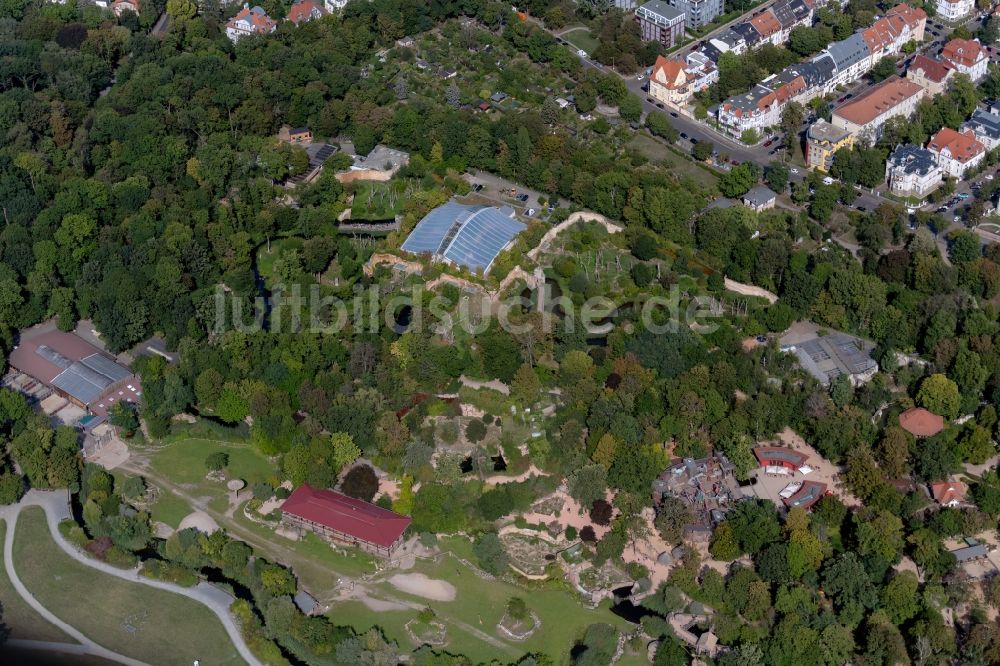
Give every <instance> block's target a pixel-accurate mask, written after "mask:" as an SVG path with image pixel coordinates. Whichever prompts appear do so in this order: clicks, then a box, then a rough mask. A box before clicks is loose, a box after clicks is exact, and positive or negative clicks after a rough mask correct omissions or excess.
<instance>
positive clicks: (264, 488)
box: [253, 481, 274, 502]
mask: <svg viewBox="0 0 1000 666" xmlns="http://www.w3.org/2000/svg"><path fill="white" fill-rule="evenodd" d="M272 495H274V488H272V487H271V484H270V483H265V482H263V481H261V482H260V483H255V484H254V485H253V496H254V499H256V500H260V501H261V502H266V501H267V500H269V499H271V496H272Z"/></svg>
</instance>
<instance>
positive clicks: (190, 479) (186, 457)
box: [152, 438, 277, 496]
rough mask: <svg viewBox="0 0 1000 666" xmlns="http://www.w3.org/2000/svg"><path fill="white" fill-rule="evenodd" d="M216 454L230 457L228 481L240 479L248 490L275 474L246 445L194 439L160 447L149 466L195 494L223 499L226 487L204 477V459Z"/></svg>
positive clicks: (263, 459) (270, 467)
mask: <svg viewBox="0 0 1000 666" xmlns="http://www.w3.org/2000/svg"><path fill="white" fill-rule="evenodd" d="M217 451H221V452H223V453H226V454H228V455H229V466H228V467H227V468H226V473H227V476H228V477H229V478H231V479H233V478H237V479H243V480H244V481H246V483H247V487H252V486H253V484H254V483H257V482H259V481H266V480H268V479H270V478H271V477H272V476H274V475H275V474H276V473H277V471H276V469H275V467H274V465H272V464H271V462H270V461H269V460H268V459H267V458H266V457H264V455H262V454H261V453H259V452H258V451H257V450H256V449H254V448H253V447H252V446H251V445H249V444H239V443H226V442H216V441H212V440H207V439H197V438H191V439H179V440H176V441H174V442H172V443H170V444H168V445H167V446H164V447H162V448H160V449H159V450H157V451H156V452H155V453H154V454H153V456H152V466H153V469H154V471H156V472H157V473H159V474H162V475H163V476H165V477H167V478H168V479H170V480H171V481H173V482H174V483H177V484H180V485H184V486H194V487H196V489H197V490H198V494H201V495H211V496H224V495H225V494H226V487H225V484H222V483H218V482H214V481H209V480H208V479H206V478H205V474H207V473H208V470H207V469H206V468H205V458H206V457H207V456H208V455H210V454H212V453H215V452H217ZM202 491H204V492H202Z"/></svg>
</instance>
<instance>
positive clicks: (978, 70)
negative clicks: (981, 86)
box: [941, 39, 990, 81]
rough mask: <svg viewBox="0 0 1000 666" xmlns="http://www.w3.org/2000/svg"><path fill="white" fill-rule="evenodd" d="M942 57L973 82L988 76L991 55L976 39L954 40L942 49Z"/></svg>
mask: <svg viewBox="0 0 1000 666" xmlns="http://www.w3.org/2000/svg"><path fill="white" fill-rule="evenodd" d="M941 57H942V58H943V59H945V60H947V61H948V62H950V63H951V64H952V65H953V66H954V67H955V69H956V70H958V71H959V72H961V73H962V74H968V76H969V78H970V79H972V80H973V81H978V80H979V79H981V78H983V77H984V76H986V66H987V65H988V64H989V62H990V54H989V53H988V52H987V51H986V49H985V48H983V46H982V45H981V44H980V43H979V41H978V40H974V39H952V40H951V41H949V42H948V43H947V44H945V45H944V48H943V49H941Z"/></svg>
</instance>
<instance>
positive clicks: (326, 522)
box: [281, 484, 411, 557]
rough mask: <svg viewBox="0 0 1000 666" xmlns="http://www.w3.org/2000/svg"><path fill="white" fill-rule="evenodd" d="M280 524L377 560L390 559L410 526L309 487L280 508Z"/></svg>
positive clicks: (366, 505)
mask: <svg viewBox="0 0 1000 666" xmlns="http://www.w3.org/2000/svg"><path fill="white" fill-rule="evenodd" d="M281 520H282V522H283V523H285V524H286V525H287V526H289V527H292V528H295V529H298V530H305V531H310V532H315V533H317V534H319V535H321V536H323V537H326V538H327V539H330V540H332V541H337V542H339V543H345V544H349V545H355V546H358V547H359V548H361V549H362V550H364V551H366V552H369V553H372V554H374V555H379V556H381V557H391V556H392V554H393V552H395V550H396V548H398V547H399V545H400V544H401V543H402V542H403V533H404V532H406V528H407V527H409V526H410V522H411V521H410V519H409V518H408V517H406V516H401V515H400V514H398V513H395V512H394V511H389V510H388V509H383V508H382V507H380V506H377V505H375V504H371V503H370V502H365V501H362V500H359V499H355V498H353V497H349V496H347V495H345V494H343V493H339V492H337V491H335V490H319V489H317V488H313V487H311V486H310V485H309V484H303V485H301V486H299V487H298V488H296V489H295V491H294V492H293V493H292V494H291V495H290V496H289V497H288V499H286V500H285V502H284V504H282V505H281Z"/></svg>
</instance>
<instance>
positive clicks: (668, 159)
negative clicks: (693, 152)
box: [629, 132, 724, 187]
mask: <svg viewBox="0 0 1000 666" xmlns="http://www.w3.org/2000/svg"><path fill="white" fill-rule="evenodd" d="M629 147H630V148H634V149H635V150H637V151H639V154H641V155H642V156H644V157H645V158H646V159H648V160H652V161H656V162H662V163H663V166H665V167H667V169H668V170H669V171H672V172H674V173H677V174H679V175H682V176H688V177H689V178H692V179H694V180H696V181H698V182H700V183H704V184H706V185H711V186H712V187H715V184H716V183H717V182H718V181H719V178H718V177H717V176H716V175H715V174H713V173H712V172H711V171H709V170H708V169H702V168H701V167H700V166H698V165H697V164H695V163H694V162H693V161H692V160H690V159H688V158H686V157H682V156H680V155H678V154H677V153H675V152H674V151H672V150H670V149H669V148H667V146H666V145H665V144H664V143H663V141H662V140H661V139H657V138H655V137H653V136H651V135H649V134H647V133H646V132H637V133H636V135H635V138H634V139H632V142H631V143H629ZM723 150H724V149H723V148H719V151H720V152H722V151H723Z"/></svg>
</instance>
